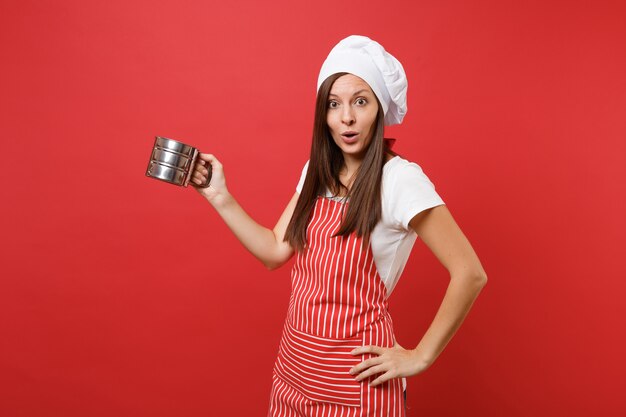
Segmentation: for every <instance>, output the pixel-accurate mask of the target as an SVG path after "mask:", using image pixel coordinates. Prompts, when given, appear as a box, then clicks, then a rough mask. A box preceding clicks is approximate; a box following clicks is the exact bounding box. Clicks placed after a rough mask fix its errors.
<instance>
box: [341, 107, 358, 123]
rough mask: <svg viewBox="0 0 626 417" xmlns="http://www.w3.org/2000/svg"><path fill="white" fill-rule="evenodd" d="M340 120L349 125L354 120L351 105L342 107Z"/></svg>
mask: <svg viewBox="0 0 626 417" xmlns="http://www.w3.org/2000/svg"><path fill="white" fill-rule="evenodd" d="M341 121H342V122H343V123H344V124H346V125H348V126H349V125H351V124H353V123H354V121H355V117H354V111H353V110H352V108H351V107H349V106H346V107H344V109H343V113H342V114H341Z"/></svg>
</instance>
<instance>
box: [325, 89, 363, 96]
mask: <svg viewBox="0 0 626 417" xmlns="http://www.w3.org/2000/svg"><path fill="white" fill-rule="evenodd" d="M367 92H368V91H367V90H366V89H362V90H359V91H357V92H356V93H354V94H352V97H354V96H358V95H359V94H363V93H367ZM330 96H333V97H339V96H338V95H337V94H333V93H329V94H328V97H330Z"/></svg>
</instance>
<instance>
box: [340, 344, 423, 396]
mask: <svg viewBox="0 0 626 417" xmlns="http://www.w3.org/2000/svg"><path fill="white" fill-rule="evenodd" d="M351 353H352V354H353V355H362V354H364V353H372V354H374V355H378V356H374V357H373V358H370V359H366V360H364V361H363V362H361V363H360V364H358V365H357V366H355V367H353V368H352V369H351V370H350V374H351V375H357V376H356V380H357V381H362V380H364V379H365V378H368V377H370V376H372V375H375V374H382V375H380V376H379V377H378V378H376V379H374V380H373V381H372V382H371V383H370V386H371V387H374V386H376V385H379V384H382V383H383V382H386V381H388V380H390V379H393V378H402V377H407V376H412V375H417V374H419V373H420V372H423V371H425V370H426V368H428V367H429V366H430V363H429V362H428V361H427V360H426V358H424V356H423V355H422V354H421V352H419V351H418V350H407V349H404V348H403V347H402V346H400V345H399V344H398V343H397V342H396V343H395V344H394V345H393V347H391V348H383V347H379V346H362V347H358V348H356V349H354V350H353V351H352V352H351Z"/></svg>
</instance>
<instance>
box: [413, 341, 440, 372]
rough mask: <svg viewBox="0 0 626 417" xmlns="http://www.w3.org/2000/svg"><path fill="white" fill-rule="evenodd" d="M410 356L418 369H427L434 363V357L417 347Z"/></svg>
mask: <svg viewBox="0 0 626 417" xmlns="http://www.w3.org/2000/svg"><path fill="white" fill-rule="evenodd" d="M411 355H412V356H413V360H414V361H415V364H416V366H418V367H419V368H420V369H426V368H428V367H429V366H430V365H432V363H433V362H434V361H435V357H433V356H432V355H428V354H427V353H425V352H424V350H423V349H421V348H420V347H419V346H418V347H416V348H415V349H413V350H411Z"/></svg>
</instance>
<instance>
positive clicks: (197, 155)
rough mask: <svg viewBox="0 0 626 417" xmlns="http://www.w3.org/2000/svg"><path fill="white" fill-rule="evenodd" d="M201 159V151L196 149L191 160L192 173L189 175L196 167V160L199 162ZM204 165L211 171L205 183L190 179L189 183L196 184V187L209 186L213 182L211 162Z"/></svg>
mask: <svg viewBox="0 0 626 417" xmlns="http://www.w3.org/2000/svg"><path fill="white" fill-rule="evenodd" d="M199 159H200V151H198V150H196V152H195V153H194V155H193V160H192V161H191V168H190V170H189V173H190V174H189V175H191V173H193V170H194V168H195V166H196V162H198V160H199ZM204 167H205V168H206V169H207V171H209V174H208V175H207V177H206V181H205V182H204V184H200V185H198V184H196V183H195V182H193V181H189V183H190V184H191V185H192V186H194V187H196V188H207V187H208V186H209V185H210V184H211V177H212V174H213V167H212V166H211V164H210V163H209V164H206V165H204Z"/></svg>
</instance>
